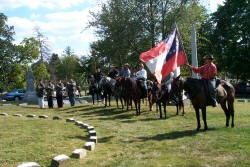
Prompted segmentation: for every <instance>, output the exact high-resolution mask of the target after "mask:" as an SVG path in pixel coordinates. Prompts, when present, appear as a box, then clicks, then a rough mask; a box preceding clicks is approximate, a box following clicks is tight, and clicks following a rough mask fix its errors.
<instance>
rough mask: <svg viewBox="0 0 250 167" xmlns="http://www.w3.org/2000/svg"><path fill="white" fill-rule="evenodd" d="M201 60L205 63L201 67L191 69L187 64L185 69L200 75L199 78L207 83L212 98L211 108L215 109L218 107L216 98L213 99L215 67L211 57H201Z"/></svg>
mask: <svg viewBox="0 0 250 167" xmlns="http://www.w3.org/2000/svg"><path fill="white" fill-rule="evenodd" d="M203 59H204V61H205V65H203V66H201V67H193V66H191V65H189V64H187V67H188V68H189V69H191V70H193V71H194V72H195V73H199V74H201V78H202V79H205V80H206V81H207V83H208V90H209V94H210V96H211V98H212V106H213V107H216V106H217V105H218V103H217V101H216V98H215V93H216V87H215V85H216V75H217V67H216V65H215V64H214V63H213V59H214V58H213V56H211V55H206V56H204V57H203Z"/></svg>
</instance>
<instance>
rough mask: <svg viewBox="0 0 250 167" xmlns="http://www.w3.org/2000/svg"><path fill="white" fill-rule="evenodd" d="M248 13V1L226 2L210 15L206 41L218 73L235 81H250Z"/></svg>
mask: <svg viewBox="0 0 250 167" xmlns="http://www.w3.org/2000/svg"><path fill="white" fill-rule="evenodd" d="M249 18H250V9H249V1H248V0H238V1H235V0H227V1H225V5H224V6H220V7H219V8H218V10H217V11H216V12H215V13H214V14H213V15H212V18H211V21H212V25H213V31H212V32H211V35H210V38H211V41H212V43H213V44H214V46H213V47H214V54H215V56H216V59H217V60H218V61H217V63H218V66H219V69H220V70H222V71H225V72H230V73H232V74H234V75H235V76H236V77H237V78H238V79H244V80H245V79H248V78H250V73H249V64H250V57H249V49H250V29H249V25H250V19H249Z"/></svg>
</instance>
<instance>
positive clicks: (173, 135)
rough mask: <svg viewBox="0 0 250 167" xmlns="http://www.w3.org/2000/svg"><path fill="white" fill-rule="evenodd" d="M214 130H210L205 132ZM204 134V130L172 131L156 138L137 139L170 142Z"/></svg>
mask: <svg viewBox="0 0 250 167" xmlns="http://www.w3.org/2000/svg"><path fill="white" fill-rule="evenodd" d="M211 130H215V129H214V128H210V129H208V130H207V131H211ZM202 132H205V131H204V130H200V131H197V130H184V131H174V132H169V133H164V134H158V135H156V136H152V137H139V139H140V140H143V141H147V140H157V141H161V140H171V139H178V138H183V137H187V136H190V137H191V136H195V135H196V134H198V133H202Z"/></svg>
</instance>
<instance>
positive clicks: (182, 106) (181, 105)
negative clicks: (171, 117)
mask: <svg viewBox="0 0 250 167" xmlns="http://www.w3.org/2000/svg"><path fill="white" fill-rule="evenodd" d="M180 107H181V108H182V116H184V115H185V111H184V103H183V101H181V104H180Z"/></svg>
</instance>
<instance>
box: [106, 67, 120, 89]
mask: <svg viewBox="0 0 250 167" xmlns="http://www.w3.org/2000/svg"><path fill="white" fill-rule="evenodd" d="M110 67H111V69H110V71H109V73H108V77H110V79H111V84H112V85H113V86H114V85H115V83H116V77H117V76H119V71H118V69H117V67H116V66H115V65H111V66H110Z"/></svg>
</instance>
